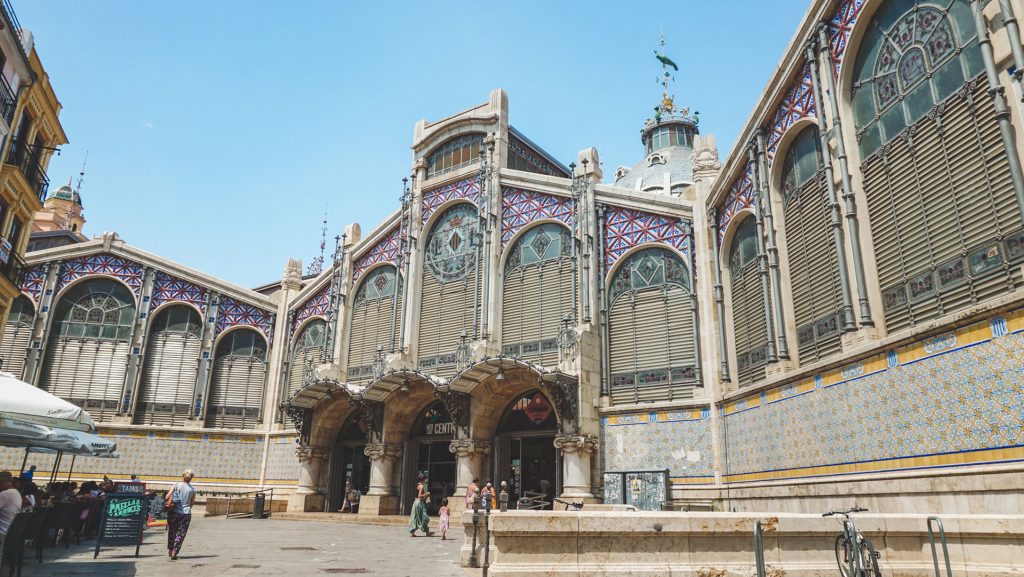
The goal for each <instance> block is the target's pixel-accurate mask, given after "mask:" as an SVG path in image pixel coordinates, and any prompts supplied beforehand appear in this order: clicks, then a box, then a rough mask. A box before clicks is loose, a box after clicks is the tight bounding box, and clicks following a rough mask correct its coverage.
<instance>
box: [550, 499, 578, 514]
mask: <svg viewBox="0 0 1024 577" xmlns="http://www.w3.org/2000/svg"><path fill="white" fill-rule="evenodd" d="M553 500H554V502H555V503H561V504H562V505H565V509H563V510H564V511H582V510H583V503H575V502H572V501H563V500H561V499H559V498H558V497H555V498H554V499H553Z"/></svg>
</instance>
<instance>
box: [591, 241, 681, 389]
mask: <svg viewBox="0 0 1024 577" xmlns="http://www.w3.org/2000/svg"><path fill="white" fill-rule="evenodd" d="M608 284H609V286H608V303H609V304H608V342H609V359H608V363H609V373H610V376H611V384H610V392H611V397H612V402H613V403H617V404H626V403H644V402H657V401H672V400H680V399H687V398H692V397H693V390H694V388H695V387H696V386H698V385H699V382H698V377H697V375H698V374H699V366H700V360H699V359H698V347H697V341H696V334H695V328H696V322H697V319H696V315H695V313H696V301H695V299H694V294H693V279H692V276H691V272H690V270H689V266H688V265H687V264H686V262H685V261H684V260H683V258H681V257H680V255H679V253H678V252H676V251H675V250H673V249H671V248H670V247H667V246H664V245H661V244H649V245H645V246H643V247H641V248H639V249H638V250H635V251H633V252H631V253H629V254H628V255H626V256H625V257H624V258H621V259H619V262H618V263H617V265H616V267H615V268H614V269H613V271H612V273H611V274H610V276H609V283H608Z"/></svg>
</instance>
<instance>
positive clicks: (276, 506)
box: [205, 497, 288, 517]
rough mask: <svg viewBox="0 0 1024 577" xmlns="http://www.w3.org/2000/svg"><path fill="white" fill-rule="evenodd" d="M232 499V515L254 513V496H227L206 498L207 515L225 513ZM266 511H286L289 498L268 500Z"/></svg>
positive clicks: (212, 515)
mask: <svg viewBox="0 0 1024 577" xmlns="http://www.w3.org/2000/svg"><path fill="white" fill-rule="evenodd" d="M229 501H230V506H231V511H230V513H231V514H232V515H241V514H243V513H247V514H249V515H252V507H253V505H252V502H253V498H252V497H244V498H238V499H230V500H229V499H228V498H227V497H209V498H207V499H206V514H205V516H206V517H217V516H219V515H225V514H227V513H228V512H229V511H228V504H229ZM263 510H264V511H270V512H271V513H284V512H285V511H287V510H288V500H287V499H274V500H272V501H267V502H266V503H265V504H264V505H263Z"/></svg>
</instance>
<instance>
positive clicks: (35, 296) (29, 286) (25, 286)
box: [21, 264, 46, 304]
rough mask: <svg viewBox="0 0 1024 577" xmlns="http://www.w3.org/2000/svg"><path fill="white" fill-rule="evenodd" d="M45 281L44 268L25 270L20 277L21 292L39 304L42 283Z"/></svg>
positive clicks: (40, 266) (38, 266)
mask: <svg viewBox="0 0 1024 577" xmlns="http://www.w3.org/2000/svg"><path fill="white" fill-rule="evenodd" d="M45 281H46V267H45V266H43V265H41V264H40V265H36V266H34V267H31V268H27V269H25V272H24V273H23V274H22V277H21V290H22V291H23V292H25V293H27V294H28V295H30V296H31V297H32V300H34V301H36V304H38V303H39V297H40V295H42V293H43V283H44V282H45Z"/></svg>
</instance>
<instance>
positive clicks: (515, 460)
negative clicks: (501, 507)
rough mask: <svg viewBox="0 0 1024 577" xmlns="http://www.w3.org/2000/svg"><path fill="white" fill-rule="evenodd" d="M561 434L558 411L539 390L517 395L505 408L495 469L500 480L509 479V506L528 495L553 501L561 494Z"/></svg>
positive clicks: (497, 437) (549, 501) (497, 445)
mask: <svg viewBox="0 0 1024 577" xmlns="http://www.w3.org/2000/svg"><path fill="white" fill-rule="evenodd" d="M557 434H558V419H557V417H556V415H555V410H554V408H553V407H552V406H551V402H550V401H549V400H548V398H547V397H546V396H545V395H544V394H543V393H542V392H540V391H539V390H537V389H533V390H531V391H527V392H525V393H522V394H520V395H516V397H515V399H513V400H512V402H511V403H509V404H508V406H507V407H506V408H505V412H504V413H503V414H502V416H501V420H500V421H499V424H498V430H497V436H496V438H495V443H494V446H495V453H494V458H495V461H494V471H495V472H496V475H495V477H496V478H497V481H496V482H498V483H500V482H501V481H502V480H504V481H507V482H508V493H509V496H508V498H509V507H512V508H514V507H515V506H516V504H517V503H518V502H519V499H520V498H521V497H526V496H531V497H540V498H542V499H543V500H544V501H546V502H548V503H551V502H552V499H553V498H554V497H556V496H557V495H559V494H560V493H561V485H562V479H561V462H560V458H559V455H558V453H559V452H558V450H557V449H556V448H555V444H554V441H555V436H556V435H557Z"/></svg>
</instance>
